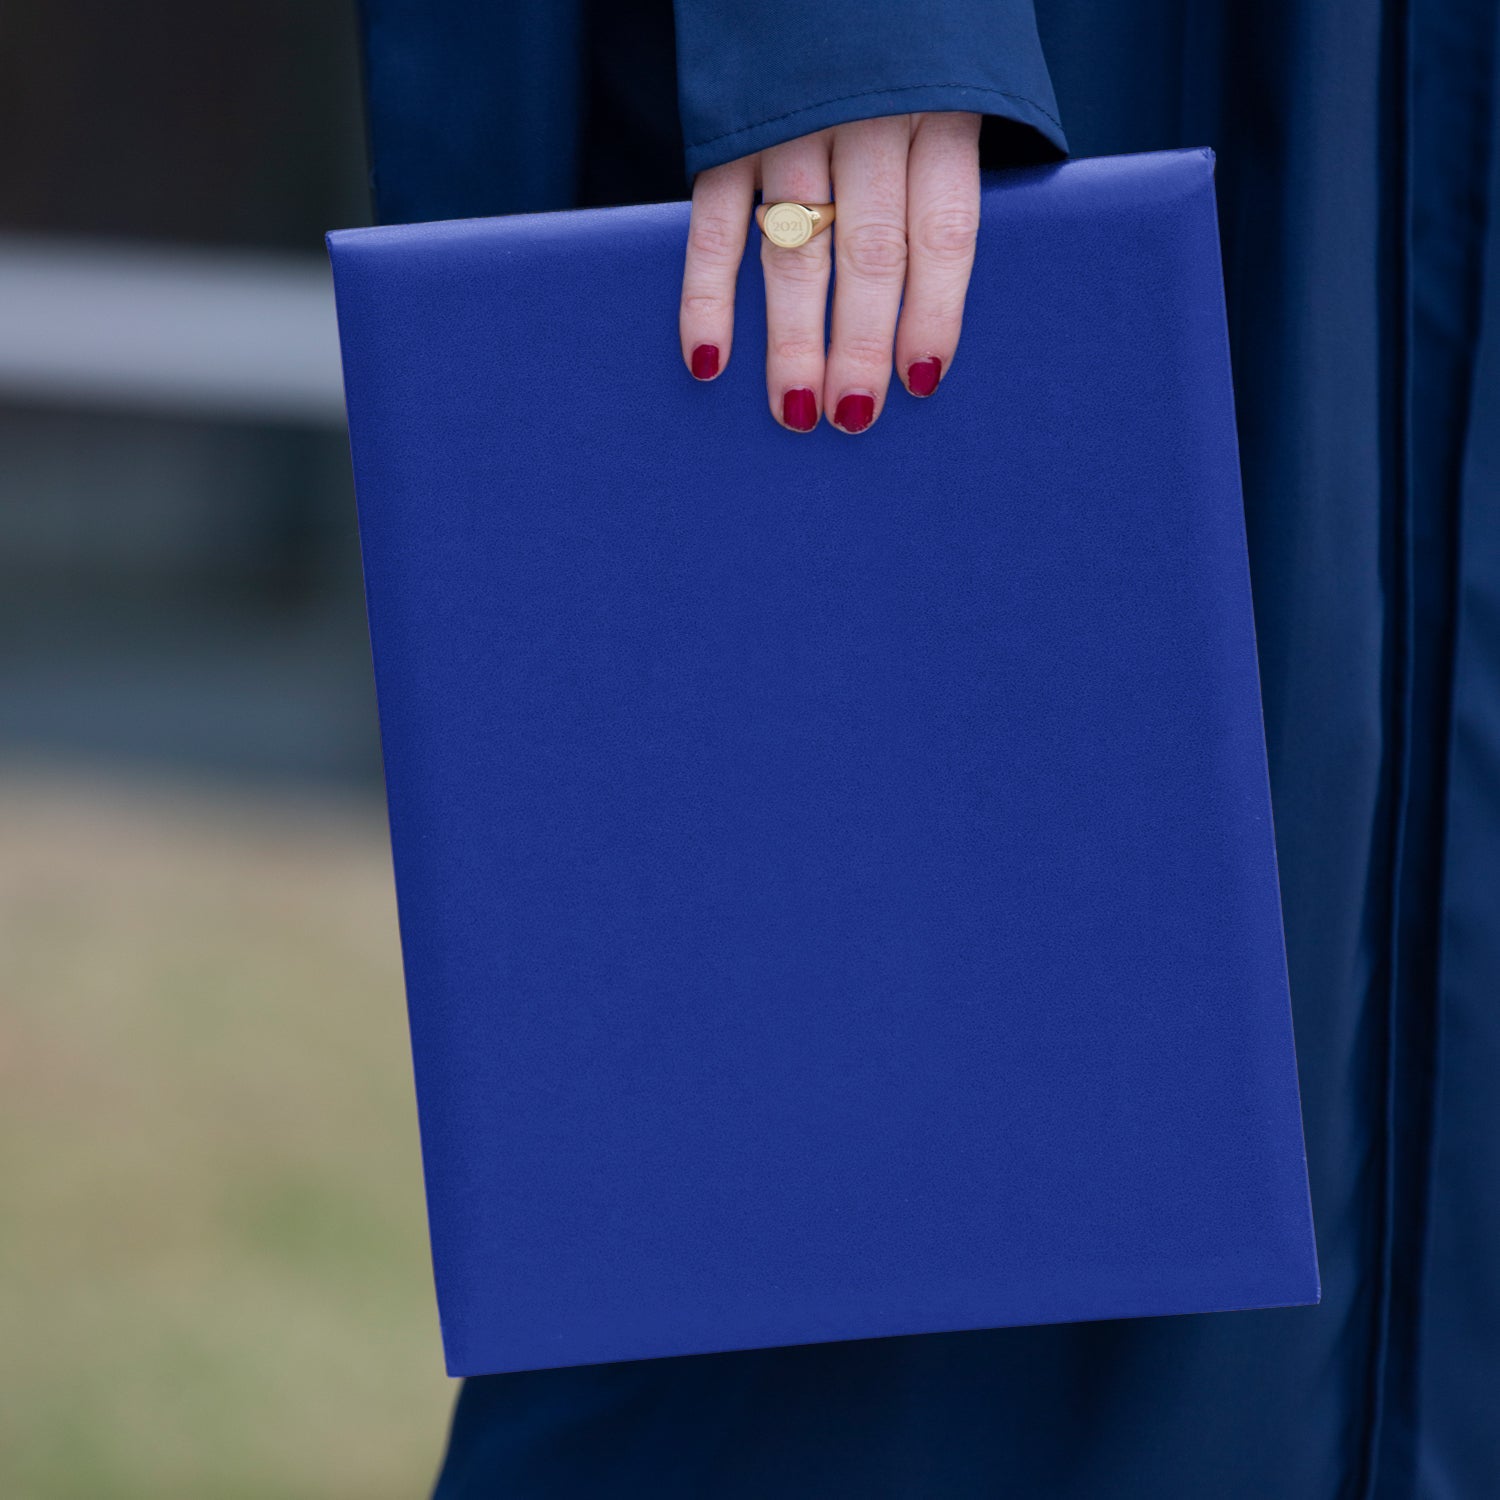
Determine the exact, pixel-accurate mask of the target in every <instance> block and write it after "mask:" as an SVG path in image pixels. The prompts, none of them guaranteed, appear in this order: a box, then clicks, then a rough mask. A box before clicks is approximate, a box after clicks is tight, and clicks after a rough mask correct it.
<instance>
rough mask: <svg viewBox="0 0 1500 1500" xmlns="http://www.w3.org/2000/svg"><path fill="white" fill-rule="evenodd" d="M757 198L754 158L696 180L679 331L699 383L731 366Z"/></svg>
mask: <svg viewBox="0 0 1500 1500" xmlns="http://www.w3.org/2000/svg"><path fill="white" fill-rule="evenodd" d="M754 198H755V158H754V157H753V156H742V157H739V158H738V159H737V160H735V161H727V162H725V163H724V164H723V165H722V166H718V167H709V168H708V170H707V171H704V172H700V173H699V174H698V175H697V177H696V178H695V179H694V180H693V209H692V214H691V216H690V217H689V220H688V242H687V259H686V261H685V263H684V265H683V270H682V305H681V307H680V309H679V311H678V315H677V330H678V333H679V334H680V335H681V338H682V357H683V359H684V360H685V361H686V362H687V367H688V369H690V370H691V371H692V372H693V374H694V376H696V377H697V378H698V379H699V380H712V379H713V378H714V376H715V375H717V374H718V373H719V371H720V370H722V369H723V368H724V366H725V365H727V364H728V363H729V347H730V345H731V343H732V342H733V340H734V284H735V280H736V278H737V277H738V276H739V271H740V257H741V256H742V255H743V254H744V250H745V236H746V235H747V234H748V233H749V229H750V206H751V203H752V202H753V201H754Z"/></svg>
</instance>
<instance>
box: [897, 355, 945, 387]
mask: <svg viewBox="0 0 1500 1500" xmlns="http://www.w3.org/2000/svg"><path fill="white" fill-rule="evenodd" d="M942 378H943V362H942V360H940V359H939V358H938V357H937V355H935V354H934V355H933V356H932V357H931V358H930V359H918V360H913V361H912V363H911V364H909V365H908V366H907V367H906V385H907V389H908V390H910V391H911V393H912V395H913V396H930V395H931V394H932V393H933V392H934V391H935V390H936V389H937V388H938V381H939V380H941V379H942Z"/></svg>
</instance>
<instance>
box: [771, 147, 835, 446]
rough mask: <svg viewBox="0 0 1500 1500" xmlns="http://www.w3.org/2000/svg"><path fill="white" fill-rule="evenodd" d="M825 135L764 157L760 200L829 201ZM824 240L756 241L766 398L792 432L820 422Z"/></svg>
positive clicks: (826, 262)
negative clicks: (763, 288) (793, 244)
mask: <svg viewBox="0 0 1500 1500" xmlns="http://www.w3.org/2000/svg"><path fill="white" fill-rule="evenodd" d="M829 137H830V132H829V131H826V130H820V131H818V132H817V133H816V134H813V135H804V136H802V137H800V138H799V139H797V140H795V141H787V142H786V143H785V144H784V145H780V146H772V147H770V148H769V149H768V150H766V151H764V152H762V153H761V167H760V175H761V197H762V198H763V199H764V200H765V201H766V202H767V203H775V202H777V201H778V200H781V199H790V200H792V201H794V202H798V203H826V202H827V201H828V198H829V186H828V150H829ZM829 261H830V256H829V249H828V235H827V234H826V233H825V234H820V235H818V236H816V237H815V238H814V239H811V240H809V241H808V242H807V243H806V244H805V245H798V246H796V247H795V248H793V249H787V248H785V247H784V246H780V245H773V244H772V243H771V242H770V241H769V240H768V239H766V238H765V237H764V236H762V238H761V246H760V263H761V267H762V269H763V270H764V272H765V281H766V396H767V398H768V399H769V401H770V403H771V414H772V415H773V416H774V417H775V418H776V420H777V421H778V422H780V423H781V425H782V426H783V427H787V428H790V429H791V430H792V431H793V432H810V431H811V430H812V429H813V428H814V427H816V426H817V425H818V411H819V397H820V396H821V394H822V390H823V340H824V330H825V329H826V328H827V324H828V269H829Z"/></svg>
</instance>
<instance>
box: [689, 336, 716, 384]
mask: <svg viewBox="0 0 1500 1500" xmlns="http://www.w3.org/2000/svg"><path fill="white" fill-rule="evenodd" d="M718 373H719V346H718V345H717V344H699V345H698V346H697V348H695V349H694V350H693V379H694V380H712V379H713V378H714V376H715V375H717V374H718Z"/></svg>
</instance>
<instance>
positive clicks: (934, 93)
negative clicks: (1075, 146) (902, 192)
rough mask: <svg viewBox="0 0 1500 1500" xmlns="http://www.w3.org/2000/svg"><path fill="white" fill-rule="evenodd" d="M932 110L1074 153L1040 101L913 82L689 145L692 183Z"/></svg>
mask: <svg viewBox="0 0 1500 1500" xmlns="http://www.w3.org/2000/svg"><path fill="white" fill-rule="evenodd" d="M928 110H933V111H936V110H955V111H961V110H967V111H971V112H973V113H974V114H980V115H992V116H997V117H999V118H1001V119H1005V120H1010V121H1011V122H1013V123H1014V124H1015V125H1019V126H1025V127H1028V128H1029V129H1031V130H1034V131H1035V132H1036V133H1037V135H1038V136H1040V137H1041V140H1040V141H1038V142H1037V148H1038V149H1037V152H1036V156H1037V157H1038V158H1040V159H1047V158H1051V157H1061V156H1066V155H1067V152H1068V143H1067V139H1066V137H1065V136H1064V135H1063V129H1062V124H1061V122H1060V121H1059V120H1058V119H1057V118H1056V117H1055V116H1054V115H1053V114H1051V113H1050V112H1049V111H1048V110H1047V109H1046V108H1045V107H1044V106H1043V105H1041V104H1039V103H1037V101H1036V100H1034V99H1028V98H1026V97H1024V96H1023V95H1021V94H1012V93H1006V92H1005V91H1003V90H1001V89H996V88H988V87H985V86H984V85H981V84H966V83H909V84H901V85H899V86H898V87H896V88H877V89H868V90H865V91H864V92H862V93H858V94H845V95H843V96H841V97H840V98H837V99H823V100H820V101H818V102H817V103H810V104H804V105H802V106H800V107H799V108H797V109H793V110H788V111H787V112H786V113H785V114H781V115H776V116H774V117H773V118H771V119H768V120H757V121H755V122H753V123H751V124H748V125H740V126H737V127H736V128H734V129H732V130H727V131H725V132H724V133H723V134H722V135H717V136H713V137H711V138H710V139H707V140H702V141H689V142H688V143H687V148H686V157H687V174H688V178H689V180H691V179H692V178H693V177H694V176H695V175H696V174H697V173H699V172H702V171H704V170H705V169H707V168H708V167H716V166H718V165H719V164H720V163H721V162H726V161H733V160H734V158H735V157H737V156H748V155H750V153H751V152H753V151H763V150H765V148H766V147H768V146H778V145H780V144H781V142H783V141H789V140H793V139H795V138H796V137H797V136H799V135H808V134H810V133H811V132H812V131H814V130H824V129H826V128H827V127H828V126H830V125H843V124H845V123H847V122H848V121H850V120H870V119H874V118H875V117H876V116H879V115H905V114H916V113H919V112H923V111H928Z"/></svg>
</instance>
